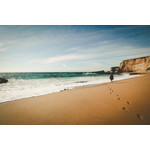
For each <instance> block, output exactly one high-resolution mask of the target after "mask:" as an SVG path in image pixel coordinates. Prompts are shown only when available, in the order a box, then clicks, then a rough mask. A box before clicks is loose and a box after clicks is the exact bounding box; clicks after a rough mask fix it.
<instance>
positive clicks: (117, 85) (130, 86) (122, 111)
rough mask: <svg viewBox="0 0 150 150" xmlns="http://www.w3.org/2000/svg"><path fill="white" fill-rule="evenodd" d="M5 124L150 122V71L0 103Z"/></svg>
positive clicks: (2, 120)
mask: <svg viewBox="0 0 150 150" xmlns="http://www.w3.org/2000/svg"><path fill="white" fill-rule="evenodd" d="M0 124H1V125H2V124H3V125H142V124H143V125H149V124H150V74H145V75H143V76H140V77H136V78H131V79H126V80H121V81H114V82H113V83H107V84H103V85H98V86H93V87H84V88H77V89H72V90H64V91H62V92H58V93H53V94H48V95H43V96H37V97H32V98H25V99H21V100H16V101H11V102H5V103H1V104H0Z"/></svg>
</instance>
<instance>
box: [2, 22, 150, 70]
mask: <svg viewBox="0 0 150 150" xmlns="http://www.w3.org/2000/svg"><path fill="white" fill-rule="evenodd" d="M143 56H150V26H118V25H113V26H111V25H108V26H104V25H96V26H93V25H90V26H88V25H86V26H83V25H82V26H60V25H59V26H52V25H49V26H48V25H46V26H34V25H31V26H27V25H25V26H13V25H12V26H11V25H9V26H4V25H1V26H0V72H72V71H79V72H80V71H99V70H105V71H109V70H110V67H113V66H119V65H120V62H121V61H122V60H126V59H131V58H137V57H143Z"/></svg>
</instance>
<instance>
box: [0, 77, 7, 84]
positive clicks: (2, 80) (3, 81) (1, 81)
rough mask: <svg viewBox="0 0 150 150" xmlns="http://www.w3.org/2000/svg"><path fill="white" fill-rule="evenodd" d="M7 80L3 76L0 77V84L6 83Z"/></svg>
mask: <svg viewBox="0 0 150 150" xmlns="http://www.w3.org/2000/svg"><path fill="white" fill-rule="evenodd" d="M7 82H8V80H7V79H5V78H0V84H1V83H7Z"/></svg>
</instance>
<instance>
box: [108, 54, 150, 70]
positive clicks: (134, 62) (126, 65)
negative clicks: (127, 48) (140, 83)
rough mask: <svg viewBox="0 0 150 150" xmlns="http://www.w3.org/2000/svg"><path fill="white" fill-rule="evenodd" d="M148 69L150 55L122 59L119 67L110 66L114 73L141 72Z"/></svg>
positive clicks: (149, 68) (149, 66)
mask: <svg viewBox="0 0 150 150" xmlns="http://www.w3.org/2000/svg"><path fill="white" fill-rule="evenodd" d="M148 70H150V56H147V57H140V58H135V59H128V60H124V61H122V62H121V63H120V66H119V67H111V71H113V72H114V73H122V72H138V73H143V72H146V71H148Z"/></svg>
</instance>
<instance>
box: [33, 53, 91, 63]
mask: <svg viewBox="0 0 150 150" xmlns="http://www.w3.org/2000/svg"><path fill="white" fill-rule="evenodd" d="M93 57H94V55H79V54H72V55H62V56H57V57H50V58H46V59H34V60H32V61H31V63H41V64H52V63H57V62H64V61H70V60H84V59H88V58H93Z"/></svg>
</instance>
